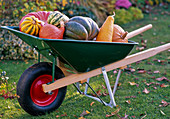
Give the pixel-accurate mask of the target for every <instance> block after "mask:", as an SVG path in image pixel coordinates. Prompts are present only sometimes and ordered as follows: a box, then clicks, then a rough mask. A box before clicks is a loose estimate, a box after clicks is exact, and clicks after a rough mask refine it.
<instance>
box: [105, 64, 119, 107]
mask: <svg viewBox="0 0 170 119" xmlns="http://www.w3.org/2000/svg"><path fill="white" fill-rule="evenodd" d="M102 72H103V77H104V79H105V83H106V86H107V89H108V92H109V96H110V103H109V104H110V105H113V106H116V102H115V99H114V96H113V93H112V90H111V86H110V82H109V79H108V76H107V73H106V70H105V67H102Z"/></svg>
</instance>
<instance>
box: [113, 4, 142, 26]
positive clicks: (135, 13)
mask: <svg viewBox="0 0 170 119" xmlns="http://www.w3.org/2000/svg"><path fill="white" fill-rule="evenodd" d="M115 13H116V15H115V23H116V24H126V23H129V22H132V21H133V20H139V19H142V18H143V17H144V15H143V13H142V11H141V10H140V9H139V8H137V7H130V8H129V9H128V10H125V9H124V8H122V9H116V10H115Z"/></svg>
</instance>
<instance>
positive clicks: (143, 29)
mask: <svg viewBox="0 0 170 119" xmlns="http://www.w3.org/2000/svg"><path fill="white" fill-rule="evenodd" d="M151 28H152V24H148V25H146V26H144V27H141V28H139V29H137V30H134V31H132V32H130V33H128V34H127V39H129V38H132V37H134V36H136V35H138V34H141V33H142V32H144V31H146V30H149V29H151Z"/></svg>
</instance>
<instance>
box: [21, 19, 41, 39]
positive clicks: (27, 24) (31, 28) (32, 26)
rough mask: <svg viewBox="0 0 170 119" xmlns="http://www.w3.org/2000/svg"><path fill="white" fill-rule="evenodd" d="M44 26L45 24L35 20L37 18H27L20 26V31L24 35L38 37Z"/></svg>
mask: <svg viewBox="0 0 170 119" xmlns="http://www.w3.org/2000/svg"><path fill="white" fill-rule="evenodd" d="M42 24H43V22H42V21H40V20H38V18H35V16H29V17H25V18H24V20H23V21H22V22H21V24H20V26H21V29H20V30H21V31H22V32H24V33H27V34H30V35H35V36H37V35H38V33H39V30H40V28H41V25H42Z"/></svg>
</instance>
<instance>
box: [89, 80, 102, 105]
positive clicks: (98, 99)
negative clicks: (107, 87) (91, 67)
mask: <svg viewBox="0 0 170 119" xmlns="http://www.w3.org/2000/svg"><path fill="white" fill-rule="evenodd" d="M86 84H87V85H88V87H89V88H90V89H91V90H92V91H93V92H94V93H95V95H96V96H97V97H98V98H97V97H94V96H91V98H93V99H95V100H96V99H97V101H99V102H101V103H103V104H104V105H105V103H104V101H103V100H102V99H101V98H100V96H99V95H98V94H97V93H96V92H95V91H94V89H93V88H92V87H91V86H90V85H89V84H88V83H87V82H86ZM86 96H89V95H86Z"/></svg>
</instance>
